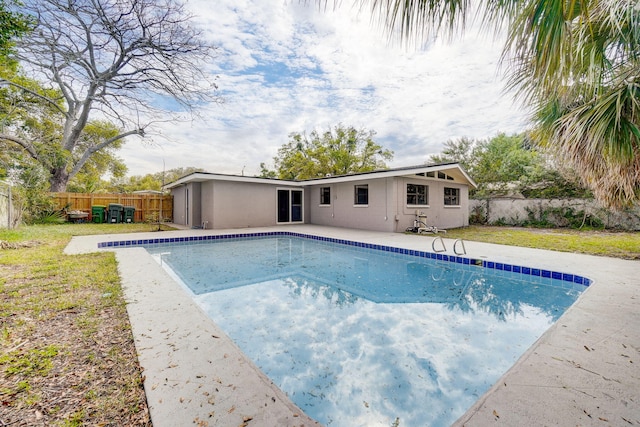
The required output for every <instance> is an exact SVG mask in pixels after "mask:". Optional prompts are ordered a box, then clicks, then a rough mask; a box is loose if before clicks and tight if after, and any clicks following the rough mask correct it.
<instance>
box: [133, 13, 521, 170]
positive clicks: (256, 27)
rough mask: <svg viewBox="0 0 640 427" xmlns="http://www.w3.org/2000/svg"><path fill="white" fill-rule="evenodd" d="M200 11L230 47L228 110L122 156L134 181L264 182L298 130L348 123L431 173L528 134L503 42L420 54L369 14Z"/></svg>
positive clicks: (223, 46)
mask: <svg viewBox="0 0 640 427" xmlns="http://www.w3.org/2000/svg"><path fill="white" fill-rule="evenodd" d="M189 6H190V7H191V8H192V10H193V11H194V13H195V15H196V16H197V22H198V23H199V25H202V27H203V28H204V30H205V33H206V36H207V38H208V39H209V40H211V42H212V43H214V44H215V45H216V46H218V47H219V50H218V55H217V57H216V59H215V62H214V63H213V64H209V66H210V67H211V70H212V72H213V73H215V74H216V75H219V76H220V77H219V80H218V84H219V86H220V94H221V95H223V96H224V98H225V100H226V102H225V103H224V104H223V105H209V106H205V107H203V109H202V110H201V111H200V113H201V114H200V118H197V119H195V120H193V121H191V122H186V123H180V124H163V125H162V126H160V131H161V133H162V135H163V137H162V138H156V139H155V141H156V142H157V144H156V145H154V146H152V147H144V146H143V145H142V144H140V142H139V141H136V140H134V139H131V140H130V141H128V143H127V144H126V146H125V148H124V149H123V150H122V151H121V156H122V157H123V158H124V159H125V161H126V163H127V164H128V166H129V174H131V175H141V174H145V173H151V172H157V171H159V170H160V169H161V168H162V162H163V160H164V161H165V165H166V168H167V169H170V168H173V167H185V166H195V167H201V168H204V169H206V170H208V171H214V172H219V173H232V174H240V173H241V172H242V170H243V169H244V173H245V174H247V175H253V174H256V173H258V171H259V164H260V162H265V161H266V162H269V161H270V160H271V158H272V157H273V156H275V155H276V153H277V150H278V148H279V147H280V146H281V145H283V144H285V143H286V142H287V141H288V134H289V133H291V132H302V131H307V132H309V131H311V130H313V129H314V128H317V129H326V128H328V127H329V126H333V125H336V124H338V123H343V124H345V125H353V126H356V127H362V128H366V129H372V130H375V131H376V132H377V141H378V142H380V143H382V144H383V145H384V146H385V147H387V148H390V149H392V150H394V151H395V158H394V161H393V162H392V163H391V166H406V165H412V164H419V163H422V162H424V161H426V160H427V158H428V156H429V155H431V154H436V153H438V152H440V150H441V148H442V144H443V143H444V142H446V141H447V140H448V139H453V138H458V137H462V136H468V137H472V138H486V137H490V136H492V135H495V134H496V133H497V132H499V131H504V132H518V131H521V130H524V126H525V123H526V122H525V120H524V117H525V115H524V113H523V112H522V111H519V110H518V109H517V108H516V106H514V105H513V103H512V101H511V97H510V96H509V95H503V94H502V88H503V84H502V82H501V81H500V79H499V76H498V74H497V61H498V58H499V55H500V48H501V43H500V42H495V43H494V42H493V41H492V40H490V39H488V38H484V37H476V36H475V35H474V34H471V33H470V34H469V35H468V36H467V37H466V38H464V39H462V40H458V41H455V42H452V43H444V42H440V41H436V42H434V43H431V44H430V45H429V47H428V49H426V50H420V51H414V50H411V49H409V48H405V47H402V46H400V44H399V43H397V42H396V43H390V42H388V40H387V38H386V36H385V35H384V34H383V32H382V31H381V29H380V28H379V27H376V26H374V25H373V24H371V20H370V17H369V14H368V12H366V11H364V12H360V13H358V12H357V11H355V10H353V9H352V8H350V7H343V8H341V9H337V10H327V11H321V10H319V9H318V7H317V5H315V4H310V5H304V4H302V3H301V2H292V3H291V4H287V3H283V2H282V1H281V0H280V1H277V0H271V1H266V0H265V1H263V2H248V1H244V2H243V1H231V0H225V1H218V2H216V5H215V8H214V7H212V6H211V3H210V2H207V1H205V0H197V1H191V2H190V3H189Z"/></svg>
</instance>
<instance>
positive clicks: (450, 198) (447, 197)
mask: <svg viewBox="0 0 640 427" xmlns="http://www.w3.org/2000/svg"><path fill="white" fill-rule="evenodd" d="M447 190H449V191H447ZM447 192H453V193H454V194H447ZM454 202H455V203H454ZM443 203H444V206H445V207H447V206H450V207H459V206H460V188H457V187H444V199H443Z"/></svg>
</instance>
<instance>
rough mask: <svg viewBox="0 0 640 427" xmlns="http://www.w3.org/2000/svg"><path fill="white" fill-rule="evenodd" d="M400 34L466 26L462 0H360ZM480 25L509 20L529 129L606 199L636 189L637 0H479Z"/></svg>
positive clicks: (639, 108)
mask: <svg viewBox="0 0 640 427" xmlns="http://www.w3.org/2000/svg"><path fill="white" fill-rule="evenodd" d="M361 4H363V5H365V4H367V5H370V6H371V7H372V9H373V13H374V14H379V16H382V17H383V19H384V22H385V25H386V27H387V28H389V29H394V30H399V31H400V32H401V33H402V35H403V37H404V38H405V39H413V38H421V37H424V36H430V35H433V34H443V33H448V34H453V32H455V31H457V30H458V29H464V27H465V25H466V23H467V18H468V15H469V14H470V13H471V10H472V2H470V1H469V0H369V1H366V0H361ZM473 7H474V8H476V9H478V10H479V12H480V13H481V16H482V19H483V23H484V25H485V28H488V29H493V30H496V31H499V30H500V29H501V28H503V27H504V28H506V30H507V34H508V38H507V42H506V44H505V46H504V49H503V56H502V64H503V66H504V69H505V71H506V77H507V81H508V86H509V87H510V88H512V89H514V90H515V93H516V94H517V96H518V98H519V99H520V100H521V101H522V102H523V103H524V104H525V105H526V106H527V107H528V108H530V109H531V111H532V112H533V113H532V117H531V118H532V124H533V126H534V129H533V132H532V134H533V136H534V138H535V140H536V141H537V142H538V143H539V144H540V145H543V146H546V147H548V148H550V149H551V150H552V151H554V152H555V153H556V155H557V156H560V158H561V159H562V160H563V161H564V162H565V163H567V164H569V165H570V166H572V167H573V168H574V169H575V170H576V171H577V173H578V174H579V176H580V177H581V179H582V181H583V183H584V184H585V185H586V186H587V187H589V188H590V189H591V190H592V192H593V194H594V195H595V197H596V198H597V199H598V200H600V201H601V202H602V203H603V204H605V205H607V206H610V207H615V208H621V207H625V206H629V205H632V204H633V203H635V202H637V201H638V200H639V199H640V2H639V1H638V0H478V1H477V2H473Z"/></svg>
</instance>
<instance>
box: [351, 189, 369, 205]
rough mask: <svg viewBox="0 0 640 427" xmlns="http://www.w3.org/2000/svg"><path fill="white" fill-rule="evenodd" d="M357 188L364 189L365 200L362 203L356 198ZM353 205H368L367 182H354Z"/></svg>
mask: <svg viewBox="0 0 640 427" xmlns="http://www.w3.org/2000/svg"><path fill="white" fill-rule="evenodd" d="M358 189H361V190H366V196H365V197H366V202H365V203H362V202H360V201H359V199H358ZM353 206H356V207H367V206H369V184H355V185H354V186H353Z"/></svg>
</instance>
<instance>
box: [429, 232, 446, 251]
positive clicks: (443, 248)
mask: <svg viewBox="0 0 640 427" xmlns="http://www.w3.org/2000/svg"><path fill="white" fill-rule="evenodd" d="M437 241H439V242H440V245H442V247H441V248H439V249H436V242H437ZM431 249H433V252H446V251H447V247H446V246H445V245H444V240H442V237H440V236H436V237H434V238H433V240H432V241H431Z"/></svg>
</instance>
